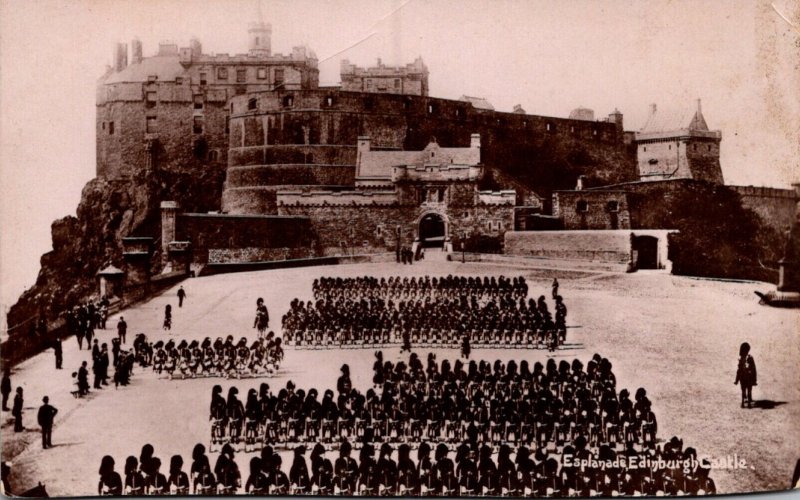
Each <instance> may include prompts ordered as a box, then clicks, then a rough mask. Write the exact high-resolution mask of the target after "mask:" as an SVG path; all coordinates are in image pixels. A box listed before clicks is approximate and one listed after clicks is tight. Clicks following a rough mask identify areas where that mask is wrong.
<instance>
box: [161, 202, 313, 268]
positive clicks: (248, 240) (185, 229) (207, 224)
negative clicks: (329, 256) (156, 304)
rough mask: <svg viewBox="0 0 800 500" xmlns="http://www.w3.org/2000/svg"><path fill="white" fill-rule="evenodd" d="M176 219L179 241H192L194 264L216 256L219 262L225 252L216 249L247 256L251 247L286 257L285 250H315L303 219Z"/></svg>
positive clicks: (196, 216)
mask: <svg viewBox="0 0 800 500" xmlns="http://www.w3.org/2000/svg"><path fill="white" fill-rule="evenodd" d="M177 217H178V220H177V224H176V239H177V240H179V241H191V243H192V261H193V262H199V263H205V262H208V261H209V258H210V257H211V256H214V255H216V257H215V258H217V259H220V258H221V257H219V256H220V255H221V254H224V253H225V252H218V251H217V250H226V251H229V253H234V251H240V253H246V252H247V250H246V249H249V248H262V249H266V250H264V252H266V253H270V252H271V253H272V254H275V255H283V252H284V251H289V250H284V249H298V248H300V249H308V248H311V247H312V245H311V242H312V238H311V232H310V224H309V221H308V220H307V219H305V218H302V217H275V216H272V217H270V216H228V215H219V214H180V215H178V216H177ZM292 251H295V250H292ZM297 251H299V250H297ZM301 253H302V252H301Z"/></svg>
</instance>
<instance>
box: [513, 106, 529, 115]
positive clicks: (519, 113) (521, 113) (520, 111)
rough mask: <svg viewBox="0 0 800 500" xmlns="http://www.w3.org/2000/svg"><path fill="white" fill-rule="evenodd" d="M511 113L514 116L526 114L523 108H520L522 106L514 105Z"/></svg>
mask: <svg viewBox="0 0 800 500" xmlns="http://www.w3.org/2000/svg"><path fill="white" fill-rule="evenodd" d="M512 113H516V114H518V115H524V114H527V113H526V112H525V108H523V107H522V104H515V105H514V110H513V111H512Z"/></svg>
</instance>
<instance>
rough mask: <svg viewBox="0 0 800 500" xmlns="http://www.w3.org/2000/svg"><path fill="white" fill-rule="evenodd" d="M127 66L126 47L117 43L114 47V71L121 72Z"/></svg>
mask: <svg viewBox="0 0 800 500" xmlns="http://www.w3.org/2000/svg"><path fill="white" fill-rule="evenodd" d="M127 66H128V45H127V44H124V43H118V44H117V45H116V46H114V71H122V70H123V69H125V68H126V67H127Z"/></svg>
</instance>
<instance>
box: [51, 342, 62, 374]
mask: <svg viewBox="0 0 800 500" xmlns="http://www.w3.org/2000/svg"><path fill="white" fill-rule="evenodd" d="M53 353H54V354H55V356H56V370H60V369H61V364H62V363H63V362H64V353H63V351H62V349H61V339H60V338H58V337H56V339H55V340H54V341H53Z"/></svg>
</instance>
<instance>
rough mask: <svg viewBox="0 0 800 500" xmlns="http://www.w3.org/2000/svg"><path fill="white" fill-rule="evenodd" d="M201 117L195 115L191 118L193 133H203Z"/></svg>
mask: <svg viewBox="0 0 800 500" xmlns="http://www.w3.org/2000/svg"><path fill="white" fill-rule="evenodd" d="M203 122H204V120H203V117H202V116H195V117H193V118H192V132H194V133H195V134H202V133H203Z"/></svg>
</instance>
